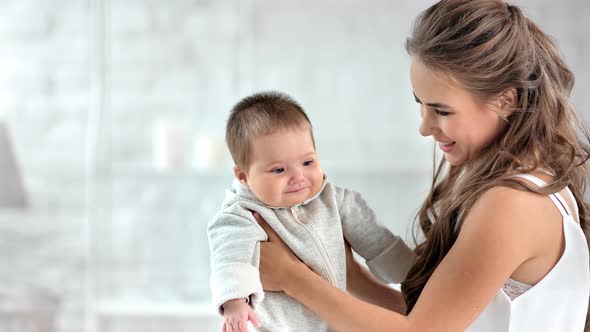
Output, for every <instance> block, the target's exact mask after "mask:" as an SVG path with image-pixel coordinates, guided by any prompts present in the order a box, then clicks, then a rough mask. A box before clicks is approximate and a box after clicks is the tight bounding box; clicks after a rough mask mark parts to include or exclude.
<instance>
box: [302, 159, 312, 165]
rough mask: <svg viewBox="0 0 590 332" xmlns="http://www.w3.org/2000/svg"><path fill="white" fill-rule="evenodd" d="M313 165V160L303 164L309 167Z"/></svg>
mask: <svg viewBox="0 0 590 332" xmlns="http://www.w3.org/2000/svg"><path fill="white" fill-rule="evenodd" d="M312 163H313V160H308V161H304V162H303V166H309V165H311V164H312Z"/></svg>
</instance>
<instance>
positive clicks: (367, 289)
mask: <svg viewBox="0 0 590 332" xmlns="http://www.w3.org/2000/svg"><path fill="white" fill-rule="evenodd" d="M346 286H347V288H348V289H347V290H348V292H349V293H351V294H352V295H354V296H355V297H357V298H358V299H361V300H363V301H366V302H369V303H371V304H374V305H378V306H380V307H382V308H385V309H389V310H392V311H395V312H397V313H400V314H405V313H406V303H405V301H404V298H403V296H402V294H401V293H400V292H399V291H397V290H395V289H392V288H391V287H389V286H387V285H385V284H383V283H381V282H380V281H379V280H377V279H376V278H375V277H374V276H373V275H372V274H371V272H369V270H367V269H366V268H364V267H363V266H361V265H360V264H359V263H358V262H357V261H356V260H355V259H354V257H353V255H352V251H351V249H350V245H348V243H347V244H346Z"/></svg>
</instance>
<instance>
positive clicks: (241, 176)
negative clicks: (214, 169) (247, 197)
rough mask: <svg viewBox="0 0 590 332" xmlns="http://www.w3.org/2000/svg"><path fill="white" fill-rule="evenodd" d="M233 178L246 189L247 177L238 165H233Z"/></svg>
mask: <svg viewBox="0 0 590 332" xmlns="http://www.w3.org/2000/svg"><path fill="white" fill-rule="evenodd" d="M234 176H235V177H236V179H238V181H240V183H241V184H242V185H243V186H244V187H246V188H248V176H247V174H246V172H244V171H243V170H242V169H241V168H240V167H239V166H238V165H234Z"/></svg>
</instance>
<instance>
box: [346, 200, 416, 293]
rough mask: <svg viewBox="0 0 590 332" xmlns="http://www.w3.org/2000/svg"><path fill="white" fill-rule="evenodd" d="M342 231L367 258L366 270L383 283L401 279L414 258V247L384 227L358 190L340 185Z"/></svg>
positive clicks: (353, 247) (352, 244)
mask: <svg viewBox="0 0 590 332" xmlns="http://www.w3.org/2000/svg"><path fill="white" fill-rule="evenodd" d="M342 195H343V199H342V203H341V206H340V217H341V219H342V231H343V232H344V238H345V239H346V240H347V241H348V243H350V245H351V247H352V249H353V250H354V251H355V252H357V253H358V254H359V255H361V256H362V257H363V258H364V259H366V262H367V266H368V267H369V270H371V272H372V273H373V274H374V275H375V276H376V277H378V278H379V279H381V281H383V282H386V283H401V282H402V281H404V280H405V278H406V275H407V274H408V271H409V270H410V268H411V267H412V266H413V265H414V262H415V261H416V255H415V254H414V251H413V250H412V249H410V248H409V247H408V246H407V245H406V243H405V242H404V241H403V240H402V239H401V238H400V237H399V236H397V235H394V234H393V233H392V232H391V231H390V230H389V229H388V228H387V227H385V226H383V225H382V224H380V223H379V222H377V217H376V215H375V212H373V210H372V209H371V208H370V207H369V206H368V205H367V203H366V201H365V200H364V199H363V198H362V197H361V195H360V194H359V193H358V192H355V191H352V190H348V189H343V192H342Z"/></svg>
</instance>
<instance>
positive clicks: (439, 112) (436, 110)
mask: <svg viewBox="0 0 590 332" xmlns="http://www.w3.org/2000/svg"><path fill="white" fill-rule="evenodd" d="M433 111H434V113H436V114H438V115H440V116H449V115H450V114H451V113H449V112H445V111H441V110H439V109H438V108H434V109H433Z"/></svg>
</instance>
